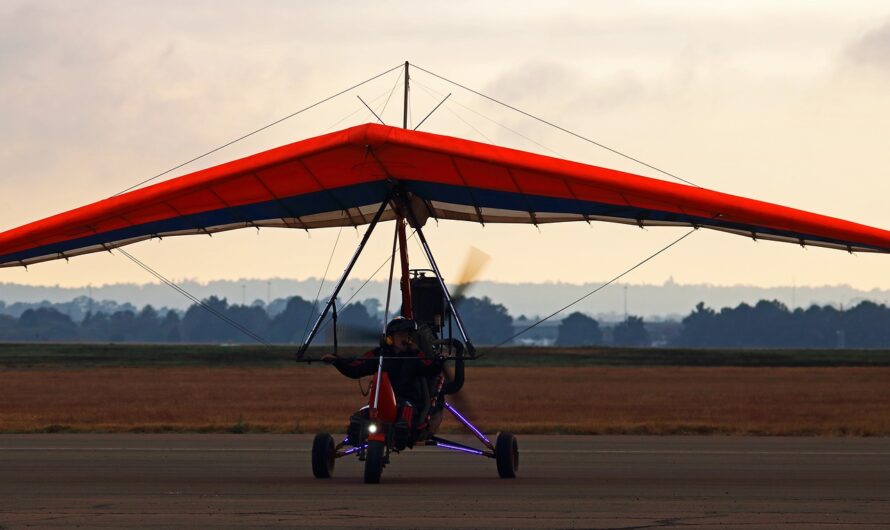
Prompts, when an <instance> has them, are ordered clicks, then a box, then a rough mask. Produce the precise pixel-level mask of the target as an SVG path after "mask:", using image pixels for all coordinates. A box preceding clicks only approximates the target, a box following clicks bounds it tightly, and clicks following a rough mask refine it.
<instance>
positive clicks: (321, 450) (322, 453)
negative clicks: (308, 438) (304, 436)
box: [312, 433, 337, 478]
mask: <svg viewBox="0 0 890 530" xmlns="http://www.w3.org/2000/svg"><path fill="white" fill-rule="evenodd" d="M336 455H337V450H336V449H335V448H334V437H333V436H331V435H330V434H328V433H321V434H316V435H315V440H313V441H312V474H313V475H315V478H331V475H333V474H334V461H335V459H336Z"/></svg>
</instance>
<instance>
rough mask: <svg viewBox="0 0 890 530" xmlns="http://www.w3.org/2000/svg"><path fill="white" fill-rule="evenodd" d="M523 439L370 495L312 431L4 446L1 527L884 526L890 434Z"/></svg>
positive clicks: (435, 462) (415, 461)
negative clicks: (316, 450)
mask: <svg viewBox="0 0 890 530" xmlns="http://www.w3.org/2000/svg"><path fill="white" fill-rule="evenodd" d="M457 439H460V440H464V441H469V440H467V439H466V438H460V437H458V438H457ZM519 443H520V451H521V460H520V470H519V472H520V476H519V478H517V479H515V480H502V479H499V478H498V477H497V472H496V468H495V464H494V461H492V460H490V459H487V458H484V457H476V456H470V455H463V454H455V453H449V452H446V451H443V450H441V449H436V448H421V449H417V450H414V451H409V452H407V453H403V454H399V455H394V457H393V461H392V463H391V465H389V466H388V467H387V468H386V469H385V470H384V473H383V481H382V483H381V484H379V485H366V484H363V483H362V481H361V472H362V468H361V467H360V466H361V463H360V462H358V461H357V460H355V459H354V458H347V459H341V460H339V461H338V462H337V468H336V470H335V474H334V477H335V478H333V479H330V480H316V479H314V478H312V472H311V467H310V453H309V448H310V445H311V437H310V436H304V435H122V434H115V435H67V434H48V435H2V436H0V527H3V528H20V527H27V526H37V527H46V526H75V525H81V526H85V527H96V526H112V527H120V526H162V527H170V526H177V527H184V526H189V527H201V526H205V527H210V526H212V527H226V526H239V527H242V526H250V527H257V526H289V527H292V526H305V527H313V528H326V527H349V528H357V527H358V528H377V527H389V528H456V527H463V528H478V527H489V528H660V527H696V528H712V527H732V528H774V527H776V526H778V525H787V526H789V527H794V528H838V527H842V526H850V527H856V528H882V527H883V528H886V527H888V526H890V439H887V438H752V437H716V436H715V437H654V436H653V437H633V436H520V437H519Z"/></svg>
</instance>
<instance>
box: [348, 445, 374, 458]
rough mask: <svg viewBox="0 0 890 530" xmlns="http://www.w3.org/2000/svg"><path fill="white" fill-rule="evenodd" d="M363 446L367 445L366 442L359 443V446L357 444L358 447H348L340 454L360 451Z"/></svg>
mask: <svg viewBox="0 0 890 530" xmlns="http://www.w3.org/2000/svg"><path fill="white" fill-rule="evenodd" d="M365 447H368V446H367V444H366V445H361V446H358V447H351V448H349V449H347V450H345V451H343V453H342V456H346V455H351V454H352V453H355V452H357V451H361V450H362V449H364V448H365Z"/></svg>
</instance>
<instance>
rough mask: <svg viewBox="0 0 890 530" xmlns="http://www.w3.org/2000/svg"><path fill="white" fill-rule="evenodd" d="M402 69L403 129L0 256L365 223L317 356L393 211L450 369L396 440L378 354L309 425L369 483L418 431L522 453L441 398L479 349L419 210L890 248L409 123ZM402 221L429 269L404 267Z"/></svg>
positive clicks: (70, 224) (217, 179)
mask: <svg viewBox="0 0 890 530" xmlns="http://www.w3.org/2000/svg"><path fill="white" fill-rule="evenodd" d="M400 68H404V71H403V72H402V74H401V75H404V113H403V128H396V127H391V126H387V125H385V124H383V123H382V120H380V119H379V117H378V121H380V122H381V123H379V124H378V123H368V124H364V125H359V126H355V127H351V128H348V129H344V130H340V131H337V132H332V133H329V134H324V135H321V136H317V137H314V138H309V139H305V140H301V141H298V142H295V143H292V144H289V145H284V146H282V147H278V148H275V149H271V150H268V151H264V152H261V153H258V154H255V155H252V156H248V157H246V158H242V159H239V160H234V161H231V162H228V163H224V164H221V165H217V166H214V167H211V168H208V169H204V170H201V171H197V172H194V173H190V174H186V175H183V176H180V177H176V178H173V179H170V180H167V181H164V182H161V183H158V184H154V185H150V186H145V187H141V188H138V189H131V190H127V191H126V192H123V193H120V194H118V195H115V196H113V197H110V198H107V199H104V200H101V201H98V202H95V203H92V204H89V205H86V206H83V207H80V208H76V209H74V210H71V211H68V212H64V213H61V214H58V215H54V216H52V217H48V218H46V219H43V220H40V221H36V222H32V223H30V224H26V225H24V226H20V227H18V228H13V229H11V230H8V231H6V232H4V233H2V234H0V267H14V266H28V265H31V264H34V263H38V262H42V261H47V260H54V259H66V260H67V259H69V258H71V257H74V256H77V255H80V254H85V253H89V252H99V251H109V252H111V251H112V250H114V249H118V251H119V252H121V253H122V254H124V255H125V256H127V257H128V258H129V259H132V260H133V261H134V262H136V263H137V264H138V265H140V266H142V267H143V268H145V269H146V270H147V271H149V272H151V273H152V274H155V275H156V276H157V277H158V278H159V279H161V280H163V281H167V280H166V279H165V278H163V276H160V275H159V274H158V273H157V272H156V271H154V270H153V269H151V268H150V267H148V266H147V265H145V264H144V263H143V262H141V261H139V260H137V259H136V258H134V257H132V256H131V255H130V254H129V253H127V252H126V251H125V250H123V249H119V247H122V246H124V245H128V244H131V243H136V242H139V241H143V240H147V239H153V238H162V237H166V236H176V235H189V234H212V233H214V232H218V231H223V230H232V229H236V228H257V229H259V228H260V227H281V228H297V229H305V230H311V229H316V228H324V227H337V226H341V227H342V226H353V227H358V226H360V225H367V229H366V230H365V233H364V235H363V237H362V239H361V241H360V242H359V244H358V248H357V249H356V251H355V253H354V255H353V256H352V258H351V259H350V261H349V262H348V264H347V266H346V268H345V270H344V271H343V274H342V275H341V277H340V279H339V281H338V283H337V284H336V287H335V288H334V290H333V292H332V293H331V296H330V298H329V300H328V301H327V303H326V305H325V306H324V308H323V310H322V311H320V314H319V316H318V319H317V321H316V322H315V324H314V326H313V327H312V329H311V332H309V333H308V335H307V336H306V339H305V341H304V342H303V344H302V346H301V347H300V349H299V351H298V352H297V355H296V358H297V360H298V361H301V362H312V361H318V359H313V358H307V357H306V355H305V354H306V351H307V348H308V346H309V345H310V343H311V342H312V340H313V339H314V338H315V337H316V335H317V334H318V332H319V331H320V330H321V329H322V328H323V327H324V326H325V325H326V323H327V322H329V320H326V319H327V318H328V315H329V313H330V315H331V317H332V318H334V319H335V315H336V301H337V297H338V294H339V292H340V290H341V288H342V287H343V284H344V282H345V281H346V279H347V277H348V276H349V274H350V272H351V271H352V269H353V266H354V265H355V263H356V261H357V260H358V258H359V256H360V254H361V252H362V250H363V249H364V247H365V245H366V243H367V242H368V240H369V238H370V236H371V234H372V232H373V231H374V229H375V228H376V227H377V226H378V225H379V224H380V223H381V222H386V221H394V225H395V229H394V234H393V246H392V256H391V262H390V281H391V282H392V278H393V265H394V263H395V260H396V259H398V260H399V262H400V265H401V267H400V269H401V270H400V278H401V280H400V284H401V295H402V301H401V314H402V315H403V316H404V317H406V318H409V319H412V320H413V321H415V322H416V323H417V325H418V333H417V334H418V343H419V344H421V345H423V347H424V348H425V349H426V351H427V353H430V354H433V355H442V356H445V357H448V358H450V359H452V361H451V363H452V368H453V373H451V374H450V377H444V376H441V375H440V376H437V377H433V378H430V380H428V381H425V383H424V384H423V387H424V390H425V398H426V399H425V400H424V402H423V404H422V410H421V416H422V418H423V420H424V421H423V426H424V427H423V428H422V429H419V430H418V431H417V432H414V433H412V435H411V437H410V438H409V439H408V440H407V441H405V440H402V441H398V440H396V438H395V436H394V435H393V422H394V417H395V416H394V415H395V398H394V396H393V392H392V389H391V387H390V385H389V382H388V377H387V374H386V373H385V371H383V369H382V366H383V363H384V362H385V361H384V360H382V359H381V360H380V361H379V362H380V366H381V369H380V370H378V372H377V374H376V376H375V377H374V380H373V382H372V391H371V392H370V394H369V400H368V406H367V408H365V409H363V410H362V411H359V413H357V414H355V415H353V417H352V418H351V420H350V422H349V426H348V429H347V435H346V437H345V438H344V439H343V440H342V441H341V442H339V443H335V440H334V438H333V437H331V436H330V435H327V434H321V435H318V436H317V437H316V438H315V441H314V444H313V451H312V467H313V472H314V474H315V476H317V477H329V476H330V475H331V472H332V471H333V467H334V462H335V460H336V459H338V458H341V457H344V456H348V455H350V454H355V455H357V456H358V458H360V459H363V460H364V461H365V474H364V476H365V481H366V482H378V481H379V480H380V476H381V470H382V469H383V466H384V465H385V464H386V463H387V462H388V461H389V458H390V456H391V454H392V453H393V452H396V451H401V450H402V449H404V448H406V447H411V446H413V445H415V444H423V445H428V446H435V447H439V448H443V449H450V450H455V451H460V452H464V453H468V454H471V455H478V456H483V457H488V458H491V459H494V460H495V461H496V463H497V470H498V473H499V475H500V476H501V477H514V476H515V475H516V472H517V468H518V463H519V452H518V445H517V442H516V438H515V437H513V436H512V435H511V434H509V433H500V434H499V435H498V436H497V437H496V439H495V442H491V441H490V439H489V438H488V437H487V436H486V435H484V434H483V433H482V432H481V431H480V430H479V429H477V428H476V427H475V426H473V424H472V423H470V421H469V420H468V419H467V418H465V417H464V416H462V415H461V414H460V413H459V412H458V411H457V409H456V408H455V407H454V406H453V405H452V403H450V402H449V401H448V396H449V395H450V394H453V393H455V392H457V391H459V390H460V388H461V387H462V386H463V384H464V373H463V363H464V361H465V360H472V359H475V358H477V357H478V355H477V352H476V348H475V347H474V345H473V343H472V341H471V340H470V337H469V336H468V334H467V329H466V326H465V325H464V322H463V321H462V320H461V318H460V315H459V313H458V311H457V308H456V307H455V303H454V297H453V296H452V294H451V293H450V291H449V289H448V286H447V285H446V284H445V281H444V280H443V277H442V274H441V271H440V270H439V267H438V265H437V263H436V260H435V258H434V256H433V252H432V250H431V249H430V246H429V244H428V242H427V239H426V237H425V236H424V231H423V228H424V226H425V225H426V222H427V220H429V219H430V218H433V219H436V220H440V219H448V220H457V221H469V222H478V223H483V224H485V223H527V224H533V225H538V224H541V223H555V222H568V221H584V222H587V223H592V222H595V221H607V222H617V223H626V224H633V225H639V226H641V227H642V226H684V227H692V228H694V229H698V228H710V229H714V230H720V231H724V232H729V233H732V234H737V235H742V236H746V237H751V238H755V239H768V240H775V241H781V242H788V243H794V244H799V245H802V246H804V245H814V246H822V247H829V248H834V249H840V250H845V251H848V252H851V253H852V252H884V253H886V252H890V232H888V231H885V230H882V229H878V228H873V227H869V226H864V225H861V224H857V223H853V222H850V221H845V220H842V219H837V218H832V217H826V216H823V215H818V214H814V213H810V212H806V211H801V210H797V209H793V208H788V207H784V206H779V205H776V204H771V203H766V202H762V201H757V200H753V199H748V198H744V197H738V196H732V195H728V194H724V193H720V192H716V191H711V190H708V189H704V188H701V187H697V186H694V185H686V184H679V183H672V182H667V181H663V180H658V179H653V178H648V177H643V176H639V175H635V174H631V173H626V172H621V171H616V170H612V169H607V168H603V167H598V166H592V165H587V164H582V163H577V162H572V161H569V160H563V159H560V158H553V157H549V156H544V155H540V154H535V153H530V152H524V151H518V150H514V149H508V148H505V147H498V146H495V145H490V144H487V143H480V142H475V141H470V140H464V139H460V138H455V137H449V136H442V135H438V134H432V133H427V132H420V131H417V130H411V129H408V127H407V125H408V113H407V109H408V88H409V75H408V74H409V64H408V63H407V62H406V63H405V64H404V65H399V66H397V67H395V68H393V69H390V70H388V71H387V72H384V73H382V74H380V75H378V76H375V77H374V78H372V79H375V78H378V77H380V76H382V75H384V74H386V73H389V72H393V71H395V70H396V69H400ZM417 68H419V67H417ZM420 70H422V71H424V72H426V73H427V74H430V75H433V76H436V77H438V78H439V79H442V80H445V81H448V82H451V81H449V80H447V79H445V78H443V77H441V76H438V75H437V74H433V73H432V72H430V71H428V70H424V69H422V68H420ZM358 86H361V84H359V85H356V86H355V87H352V88H351V89H347V90H346V91H343V92H341V93H340V94H343V93H346V92H347V91H349V90H352V89H354V88H356V87H358ZM457 86H459V87H460V88H463V89H466V87H464V86H463V85H457ZM476 93H477V94H479V93H478V92H476ZM484 97H488V96H484ZM328 99H330V98H328ZM488 99H490V100H491V101H496V100H494V99H492V98H488ZM443 102H444V100H443ZM363 103H364V102H363ZM498 103H499V102H498ZM440 105H441V103H440ZM313 106H314V105H313ZM311 107H312V106H310V107H307V108H311ZM368 108H369V110H371V109H370V107H368ZM436 108H438V106H437V107H436ZM511 108H512V107H511ZM514 110H515V109H514ZM433 111H435V109H433ZM371 112H372V113H373V110H371ZM523 114H525V115H526V116H530V117H531V115H529V114H528V113H524V112H523ZM375 116H376V114H375ZM425 119H426V118H424V120H425ZM535 119H537V118H535ZM539 121H543V120H539ZM422 123H423V120H422V121H421V124H422ZM415 129H416V127H415ZM563 130H564V129H563ZM572 134H574V133H572ZM575 136H577V137H579V138H581V137H580V136H579V135H575ZM214 151H215V150H214ZM211 152H213V151H211ZM208 154H209V153H208ZM650 167H651V166H650ZM409 227H410V229H412V230H413V231H414V235H416V236H417V239H418V241H419V243H420V245H421V247H422V249H423V253H424V255H425V257H426V259H427V261H428V263H429V267H430V269H429V270H426V271H414V272H412V270H411V269H410V266H409V263H408V253H407V249H406V246H407V245H406V241H407V239H408V236H407V234H406V231H407V229H408V228H409ZM687 235H688V234H687ZM683 237H685V236H683ZM168 283H171V282H168ZM171 286H174V287H177V288H178V286H175V285H173V284H172V283H171ZM388 306H389V304H388V303H387V309H388ZM335 327H336V324H335ZM335 336H336V335H335ZM445 412H448V413H451V414H453V415H454V417H455V418H456V419H457V420H458V421H459V422H460V423H461V424H463V425H464V426H465V427H467V429H468V430H469V431H470V432H471V433H472V434H473V435H474V436H475V437H476V438H477V439H478V440H479V441H480V442H481V444H482V448H479V449H477V448H474V447H470V446H468V445H464V444H459V443H455V442H451V441H448V440H445V439H443V438H441V437H439V436H438V435H437V433H436V430H437V425H438V422H439V421H440V420H441V417H442V415H443V414H444V413H445Z"/></svg>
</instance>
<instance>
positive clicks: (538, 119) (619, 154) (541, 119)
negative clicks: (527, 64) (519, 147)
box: [411, 63, 701, 188]
mask: <svg viewBox="0 0 890 530" xmlns="http://www.w3.org/2000/svg"><path fill="white" fill-rule="evenodd" d="M411 66H413V67H414V68H417V69H418V70H420V71H421V72H425V73H427V74H429V75H431V76H433V77H436V78H438V79H441V80H442V81H445V82H447V83H451V84H452V85H454V86H457V87H460V88H462V89H464V90H466V91H468V92H472V93H473V94H476V95H477V96H479V97H482V98H485V99H487V100H489V101H491V102H493V103H496V104H498V105H501V106H502V107H506V108H508V109H510V110H512V111H514V112H518V113H519V114H522V115H523V116H526V117H528V118H531V119H533V120H535V121H538V122H540V123H543V124H545V125H549V126H550V127H553V128H554V129H558V130H560V131H562V132H564V133H566V134H568V135H571V136H574V137H575V138H578V139H580V140H583V141H585V142H587V143H590V144H593V145H595V146H597V147H600V148H602V149H605V150H606V151H609V152H612V153H615V154H616V155H618V156H621V157H624V158H626V159H628V160H632V161H633V162H636V163H637V164H640V165H643V166H646V167H648V168H649V169H653V170H655V171H658V172H659V173H662V174H664V175H667V176H669V177H671V178H674V179H677V180H679V181H680V182H683V183H685V184H689V185H690V186H694V187H696V188H700V187H701V186H699V185H698V184H695V183H694V182H691V181H689V180H686V179H684V178H682V177H679V176H677V175H675V174H673V173H670V172H668V171H665V170H663V169H660V168H658V167H655V166H653V165H652V164H647V163H646V162H643V161H642V160H640V159H638V158H634V157H632V156H630V155H628V154H625V153H622V152H621V151H619V150H617V149H614V148H612V147H609V146H607V145H604V144H602V143H600V142H597V141H596V140H591V139H590V138H587V137H586V136H582V135H580V134H578V133H576V132H573V131H570V130H569V129H566V128H565V127H561V126H559V125H556V124H555V123H553V122H550V121H547V120H545V119H544V118H539V117H538V116H535V115H534V114H531V113H529V112H526V111H524V110H522V109H519V108H516V107H514V106H513V105H510V104H508V103H504V102H503V101H500V100H498V99H495V98H493V97H491V96H488V95H486V94H483V93H482V92H479V91H478V90H474V89H472V88H470V87H468V86H466V85H462V84H460V83H458V82H457V81H452V80H451V79H448V78H447V77H443V76H441V75H439V74H436V73H433V72H430V71H429V70H427V69H425V68H423V67H420V66H417V65H416V64H413V63H412V65H411ZM415 82H416V81H415Z"/></svg>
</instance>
